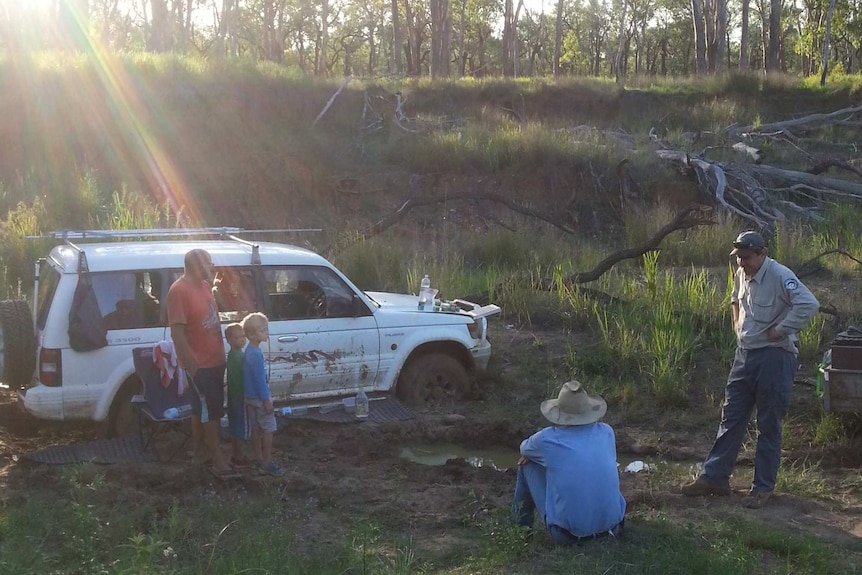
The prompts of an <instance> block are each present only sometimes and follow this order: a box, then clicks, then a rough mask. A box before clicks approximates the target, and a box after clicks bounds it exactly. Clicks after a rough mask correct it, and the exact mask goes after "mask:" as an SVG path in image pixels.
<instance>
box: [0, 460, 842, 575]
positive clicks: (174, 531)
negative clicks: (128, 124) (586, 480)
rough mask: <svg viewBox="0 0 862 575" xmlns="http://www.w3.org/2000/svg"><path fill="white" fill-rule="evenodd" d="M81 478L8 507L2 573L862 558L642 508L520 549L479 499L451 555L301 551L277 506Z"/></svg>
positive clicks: (566, 568) (757, 563) (455, 536)
mask: <svg viewBox="0 0 862 575" xmlns="http://www.w3.org/2000/svg"><path fill="white" fill-rule="evenodd" d="M82 469H83V468H79V467H71V468H68V470H67V471H64V472H63V473H61V474H60V478H59V480H58V483H57V485H56V487H57V488H58V490H56V491H55V490H50V489H45V488H44V487H39V486H34V487H33V489H32V490H31V492H30V493H29V494H28V497H27V499H26V500H23V501H19V503H20V504H19V505H15V506H13V507H10V506H6V507H5V508H4V509H3V511H2V513H0V571H2V572H3V573H16V574H21V575H27V574H31V573H32V574H36V573H46V572H53V573H123V574H151V573H152V574H156V573H158V574H168V575H180V574H196V573H211V574H229V573H284V574H291V573H297V574H299V573H302V574H347V573H357V574H360V573H361V574H380V575H395V574H408V573H477V574H493V573H499V572H501V570H504V571H506V572H517V573H546V574H549V575H553V574H563V573H583V574H607V573H611V572H620V573H622V572H626V571H629V570H632V571H633V572H641V573H657V574H659V573H661V574H667V573H678V574H690V575H697V574H710V575H715V574H723V573H727V574H729V575H730V574H733V575H735V574H736V573H742V572H744V573H787V574H790V573H794V574H808V573H810V574H820V573H836V574H843V573H853V572H855V569H856V562H857V560H858V554H859V549H858V548H854V547H852V546H849V547H848V548H847V549H846V551H845V552H844V553H835V547H834V546H833V545H830V544H828V543H827V542H825V541H822V540H819V539H816V538H814V537H811V536H800V535H796V534H789V533H788V532H787V531H784V530H782V529H780V528H778V527H772V526H765V525H763V524H762V523H760V522H759V520H758V519H757V518H756V517H754V516H751V517H745V518H743V517H740V516H738V515H736V514H733V513H730V512H726V511H722V510H720V509H713V510H711V511H709V512H708V513H707V514H705V513H703V512H700V511H698V512H696V513H695V514H693V515H690V516H689V518H688V519H687V520H679V519H675V518H673V517H671V516H669V515H667V513H666V512H665V511H663V510H662V508H661V506H651V505H648V504H641V505H639V506H638V508H637V510H636V511H634V512H633V513H632V514H630V515H629V517H628V519H627V521H626V532H625V534H624V537H623V538H622V539H621V540H619V541H616V542H607V541H605V542H594V543H588V544H583V545H578V546H575V547H560V546H556V545H554V544H553V543H552V542H551V541H550V539H549V538H548V536H547V533H546V532H545V531H544V530H541V529H540V530H538V531H537V532H536V536H535V537H534V538H533V539H527V538H526V537H525V535H526V532H525V531H524V530H522V529H519V528H516V527H513V526H512V525H511V524H510V522H509V519H508V511H507V510H505V509H500V508H499V505H498V504H497V503H496V502H494V501H493V500H492V499H490V498H488V497H486V496H485V495H483V494H481V493H476V492H470V493H467V494H465V495H464V502H463V506H462V508H463V515H462V518H461V524H460V525H454V526H452V527H451V529H449V530H448V531H449V533H450V534H451V535H452V537H451V540H452V541H453V545H452V546H451V547H447V548H439V549H437V550H436V551H431V552H428V551H426V552H420V551H419V550H418V549H417V546H416V544H415V541H414V540H413V539H412V536H411V534H410V533H411V531H412V529H411V528H409V527H408V526H404V525H399V524H397V523H391V522H388V523H379V522H377V521H375V520H374V519H372V518H369V517H361V516H360V517H356V516H354V517H353V518H352V519H347V518H345V517H341V516H339V514H338V513H337V511H336V512H335V515H333V516H331V519H332V521H333V522H336V523H335V524H339V525H340V526H341V527H342V528H343V529H342V531H343V533H342V535H341V536H335V535H334V534H333V533H329V534H328V535H325V536H324V537H325V538H326V540H327V542H328V543H326V544H322V545H319V546H312V547H310V548H309V547H308V546H306V547H300V545H299V541H300V539H301V538H302V537H303V528H302V525H301V524H299V523H296V521H295V520H293V519H291V518H289V517H288V516H287V515H286V514H285V513H284V512H283V511H282V507H281V505H280V504H279V502H278V500H277V499H276V498H274V497H271V496H263V497H252V498H249V497H245V498H241V499H239V500H226V501H223V502H221V504H220V505H213V504H212V503H211V502H209V501H207V500H206V499H205V498H200V497H198V498H191V499H188V500H186V501H184V502H182V503H181V504H180V503H179V502H174V503H171V504H168V505H165V504H161V503H159V504H158V507H153V505H154V502H157V501H158V500H159V498H149V499H143V500H141V499H139V500H138V501H137V502H134V501H132V500H127V499H124V498H123V496H122V495H121V494H116V493H115V494H113V495H111V496H108V497H106V496H105V491H104V490H105V487H106V483H105V478H104V477H103V476H101V475H98V474H95V475H92V474H89V473H83V472H82ZM671 480H673V481H675V480H676V479H675V478H672V479H671ZM659 487H664V488H666V486H659ZM120 493H122V491H121V492H120ZM318 512H319V513H323V512H324V511H318ZM329 513H331V511H330V512H329Z"/></svg>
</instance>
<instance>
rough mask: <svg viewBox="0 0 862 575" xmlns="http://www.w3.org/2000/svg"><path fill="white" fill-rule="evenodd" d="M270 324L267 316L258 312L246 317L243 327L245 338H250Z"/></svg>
mask: <svg viewBox="0 0 862 575" xmlns="http://www.w3.org/2000/svg"><path fill="white" fill-rule="evenodd" d="M268 324H269V320H268V319H266V316H265V315H263V314H262V313H260V312H259V311H258V312H254V313H250V314H248V315H247V316H245V317H244V318H243V320H242V324H241V325H242V331H243V332H244V333H245V336H246V337H249V335H250V334H252V333H254V332H256V331H257V330H259V329H260V328H262V327H266V326H267V325H268Z"/></svg>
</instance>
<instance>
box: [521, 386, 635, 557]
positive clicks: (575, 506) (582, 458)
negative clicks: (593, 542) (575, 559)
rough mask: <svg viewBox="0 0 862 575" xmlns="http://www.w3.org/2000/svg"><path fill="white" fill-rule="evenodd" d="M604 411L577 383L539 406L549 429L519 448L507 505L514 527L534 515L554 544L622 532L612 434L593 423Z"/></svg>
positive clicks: (622, 511) (599, 401)
mask: <svg viewBox="0 0 862 575" xmlns="http://www.w3.org/2000/svg"><path fill="white" fill-rule="evenodd" d="M607 408H608V406H607V404H606V403H605V400H604V399H602V398H600V397H596V398H593V397H590V396H589V395H587V392H586V391H584V389H583V388H582V387H581V384H580V383H578V382H577V381H570V382H568V383H566V384H564V385H563V387H562V389H560V394H559V397H558V398H557V399H549V400H547V401H544V402H542V405H541V411H542V415H544V416H545V418H546V419H547V420H548V421H550V422H551V423H553V424H554V425H553V426H551V427H546V428H545V429H543V430H541V431H539V432H538V433H535V434H533V435H532V436H530V437H528V438H527V439H525V440H524V441H523V442H522V443H521V457H520V459H519V460H518V480H517V484H516V485H515V501H514V504H513V506H512V512H513V515H514V518H515V522H516V523H517V524H518V525H520V526H523V527H532V526H533V513H534V511H538V512H539V517H541V519H542V523H544V524H545V527H547V529H548V533H549V534H550V536H551V539H553V540H554V541H556V542H557V543H577V542H579V541H583V540H586V539H598V538H601V537H606V536H611V537H618V536H619V535H620V534H621V533H622V526H623V521H624V519H625V512H626V501H625V499H624V498H623V496H622V493H620V478H619V473H618V471H617V448H616V443H615V438H614V431H613V429H611V427H610V426H609V425H607V424H606V423H599V419H601V418H602V416H603V415H604V414H605V412H606V411H607Z"/></svg>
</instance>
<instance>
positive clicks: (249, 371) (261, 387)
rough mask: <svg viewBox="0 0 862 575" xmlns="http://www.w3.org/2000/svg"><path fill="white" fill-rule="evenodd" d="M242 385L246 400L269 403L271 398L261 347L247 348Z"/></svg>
mask: <svg viewBox="0 0 862 575" xmlns="http://www.w3.org/2000/svg"><path fill="white" fill-rule="evenodd" d="M242 385H243V389H244V390H245V398H246V399H259V400H261V401H267V400H268V399H269V398H270V396H269V384H268V382H267V377H266V368H265V364H264V361H263V352H262V351H260V348H259V347H254V346H251V345H250V346H248V347H246V348H245V354H244V355H243V360H242Z"/></svg>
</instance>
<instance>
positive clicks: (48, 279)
mask: <svg viewBox="0 0 862 575" xmlns="http://www.w3.org/2000/svg"><path fill="white" fill-rule="evenodd" d="M59 283H60V272H58V271H57V270H55V269H54V267H53V266H52V265H51V264H49V263H48V261H47V260H43V261H42V265H41V266H40V269H39V294H38V299H37V300H36V305H37V306H39V309H38V310H37V315H36V325H37V326H38V327H39V329H44V328H45V321H47V319H48V310H49V309H51V302H53V301H54V294H55V293H56V292H57V284H59Z"/></svg>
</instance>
